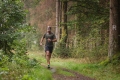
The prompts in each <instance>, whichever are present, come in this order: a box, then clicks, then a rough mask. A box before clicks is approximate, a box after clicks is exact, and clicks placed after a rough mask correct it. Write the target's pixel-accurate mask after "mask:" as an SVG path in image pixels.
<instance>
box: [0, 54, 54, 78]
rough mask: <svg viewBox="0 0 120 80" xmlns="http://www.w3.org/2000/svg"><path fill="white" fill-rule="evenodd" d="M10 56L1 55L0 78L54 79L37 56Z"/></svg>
mask: <svg viewBox="0 0 120 80" xmlns="http://www.w3.org/2000/svg"><path fill="white" fill-rule="evenodd" d="M8 59H9V57H7V56H6V55H0V79H1V80H52V75H51V73H50V71H49V70H47V69H45V68H43V67H42V66H41V65H40V62H39V61H37V60H36V59H35V58H32V59H30V58H28V57H27V55H22V56H21V55H18V54H16V55H13V56H12V59H11V61H10V62H9V60H8Z"/></svg>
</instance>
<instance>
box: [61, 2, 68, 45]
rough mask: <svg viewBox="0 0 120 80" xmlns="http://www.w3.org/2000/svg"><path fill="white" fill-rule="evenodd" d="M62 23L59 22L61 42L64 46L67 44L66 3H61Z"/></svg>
mask: <svg viewBox="0 0 120 80" xmlns="http://www.w3.org/2000/svg"><path fill="white" fill-rule="evenodd" d="M61 6H62V16H61V17H62V22H61V28H62V34H61V42H62V43H64V45H65V44H66V43H67V37H68V32H67V14H66V12H67V1H62V4H61Z"/></svg>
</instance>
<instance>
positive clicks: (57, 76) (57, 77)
mask: <svg viewBox="0 0 120 80" xmlns="http://www.w3.org/2000/svg"><path fill="white" fill-rule="evenodd" d="M42 66H44V67H46V66H45V64H42ZM46 68H47V67H46ZM48 70H50V71H51V73H52V76H53V80H95V79H92V78H90V77H87V76H84V75H82V74H80V73H78V72H75V71H72V70H69V69H66V68H59V67H51V68H50V69H48ZM60 72H63V73H60ZM66 74H68V75H66Z"/></svg>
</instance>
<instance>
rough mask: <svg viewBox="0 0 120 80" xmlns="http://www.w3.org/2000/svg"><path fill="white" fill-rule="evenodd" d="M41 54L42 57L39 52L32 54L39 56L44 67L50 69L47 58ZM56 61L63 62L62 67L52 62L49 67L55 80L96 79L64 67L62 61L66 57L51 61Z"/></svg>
mask: <svg viewBox="0 0 120 80" xmlns="http://www.w3.org/2000/svg"><path fill="white" fill-rule="evenodd" d="M40 55H41V56H42V57H40V56H39V57H38V54H36V53H34V55H32V57H34V58H38V60H39V59H41V65H42V66H43V67H44V68H46V69H48V68H47V66H46V60H45V58H44V54H43V53H40ZM36 56H37V57H36ZM67 61H69V60H67ZM55 62H58V63H59V64H61V65H62V67H61V66H60V65H56V64H55V65H54V64H52V66H51V68H50V69H48V70H50V72H51V73H52V77H53V80H95V79H93V78H90V77H87V76H84V75H82V74H80V73H78V72H76V71H73V70H70V69H67V68H64V67H63V65H64V64H62V62H64V59H63V61H60V60H58V61H57V60H54V59H52V61H51V63H55Z"/></svg>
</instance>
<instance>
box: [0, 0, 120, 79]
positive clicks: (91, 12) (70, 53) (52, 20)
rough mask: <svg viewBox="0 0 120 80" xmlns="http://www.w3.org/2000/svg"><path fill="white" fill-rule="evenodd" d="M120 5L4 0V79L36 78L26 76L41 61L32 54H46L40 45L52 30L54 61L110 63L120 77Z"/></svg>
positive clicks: (103, 0) (99, 0)
mask: <svg viewBox="0 0 120 80" xmlns="http://www.w3.org/2000/svg"><path fill="white" fill-rule="evenodd" d="M119 4H120V1H119V0H49V1H48V0H14V1H13V0H0V18H1V19H0V61H1V62H0V66H1V68H0V79H3V78H4V79H9V77H11V76H12V77H11V80H12V79H13V78H15V79H18V78H19V79H21V78H22V79H23V80H26V79H28V78H31V77H30V76H28V75H24V74H27V73H29V72H30V73H31V74H34V73H32V70H34V68H33V67H34V66H36V65H37V64H39V62H38V61H37V60H36V59H34V58H32V59H30V58H29V57H28V55H29V54H28V53H29V52H30V51H40V52H42V51H43V50H44V49H43V47H44V45H43V46H40V45H39V43H40V39H41V37H42V36H43V34H44V33H46V28H47V26H51V27H52V32H53V33H55V34H56V37H57V42H56V43H55V48H54V53H53V57H56V58H58V57H59V58H63V59H67V58H74V59H79V60H80V59H84V60H85V61H86V63H99V65H104V66H106V65H108V66H110V65H109V64H111V65H112V69H113V68H114V71H115V73H119V71H118V70H119V69H120V67H119V66H120V65H119V61H120V27H119V26H120V23H119V22H120V16H119V13H120V6H119ZM41 61H42V60H41ZM26 68H27V69H26ZM31 68H32V70H30V69H31ZM22 69H23V70H22ZM37 69H38V66H37ZM29 70H30V71H29ZM20 71H21V72H20ZM46 72H47V71H46ZM14 73H16V74H17V76H18V77H14V76H15V74H14ZM7 75H9V76H7ZM34 76H35V75H34ZM38 79H39V78H38Z"/></svg>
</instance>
